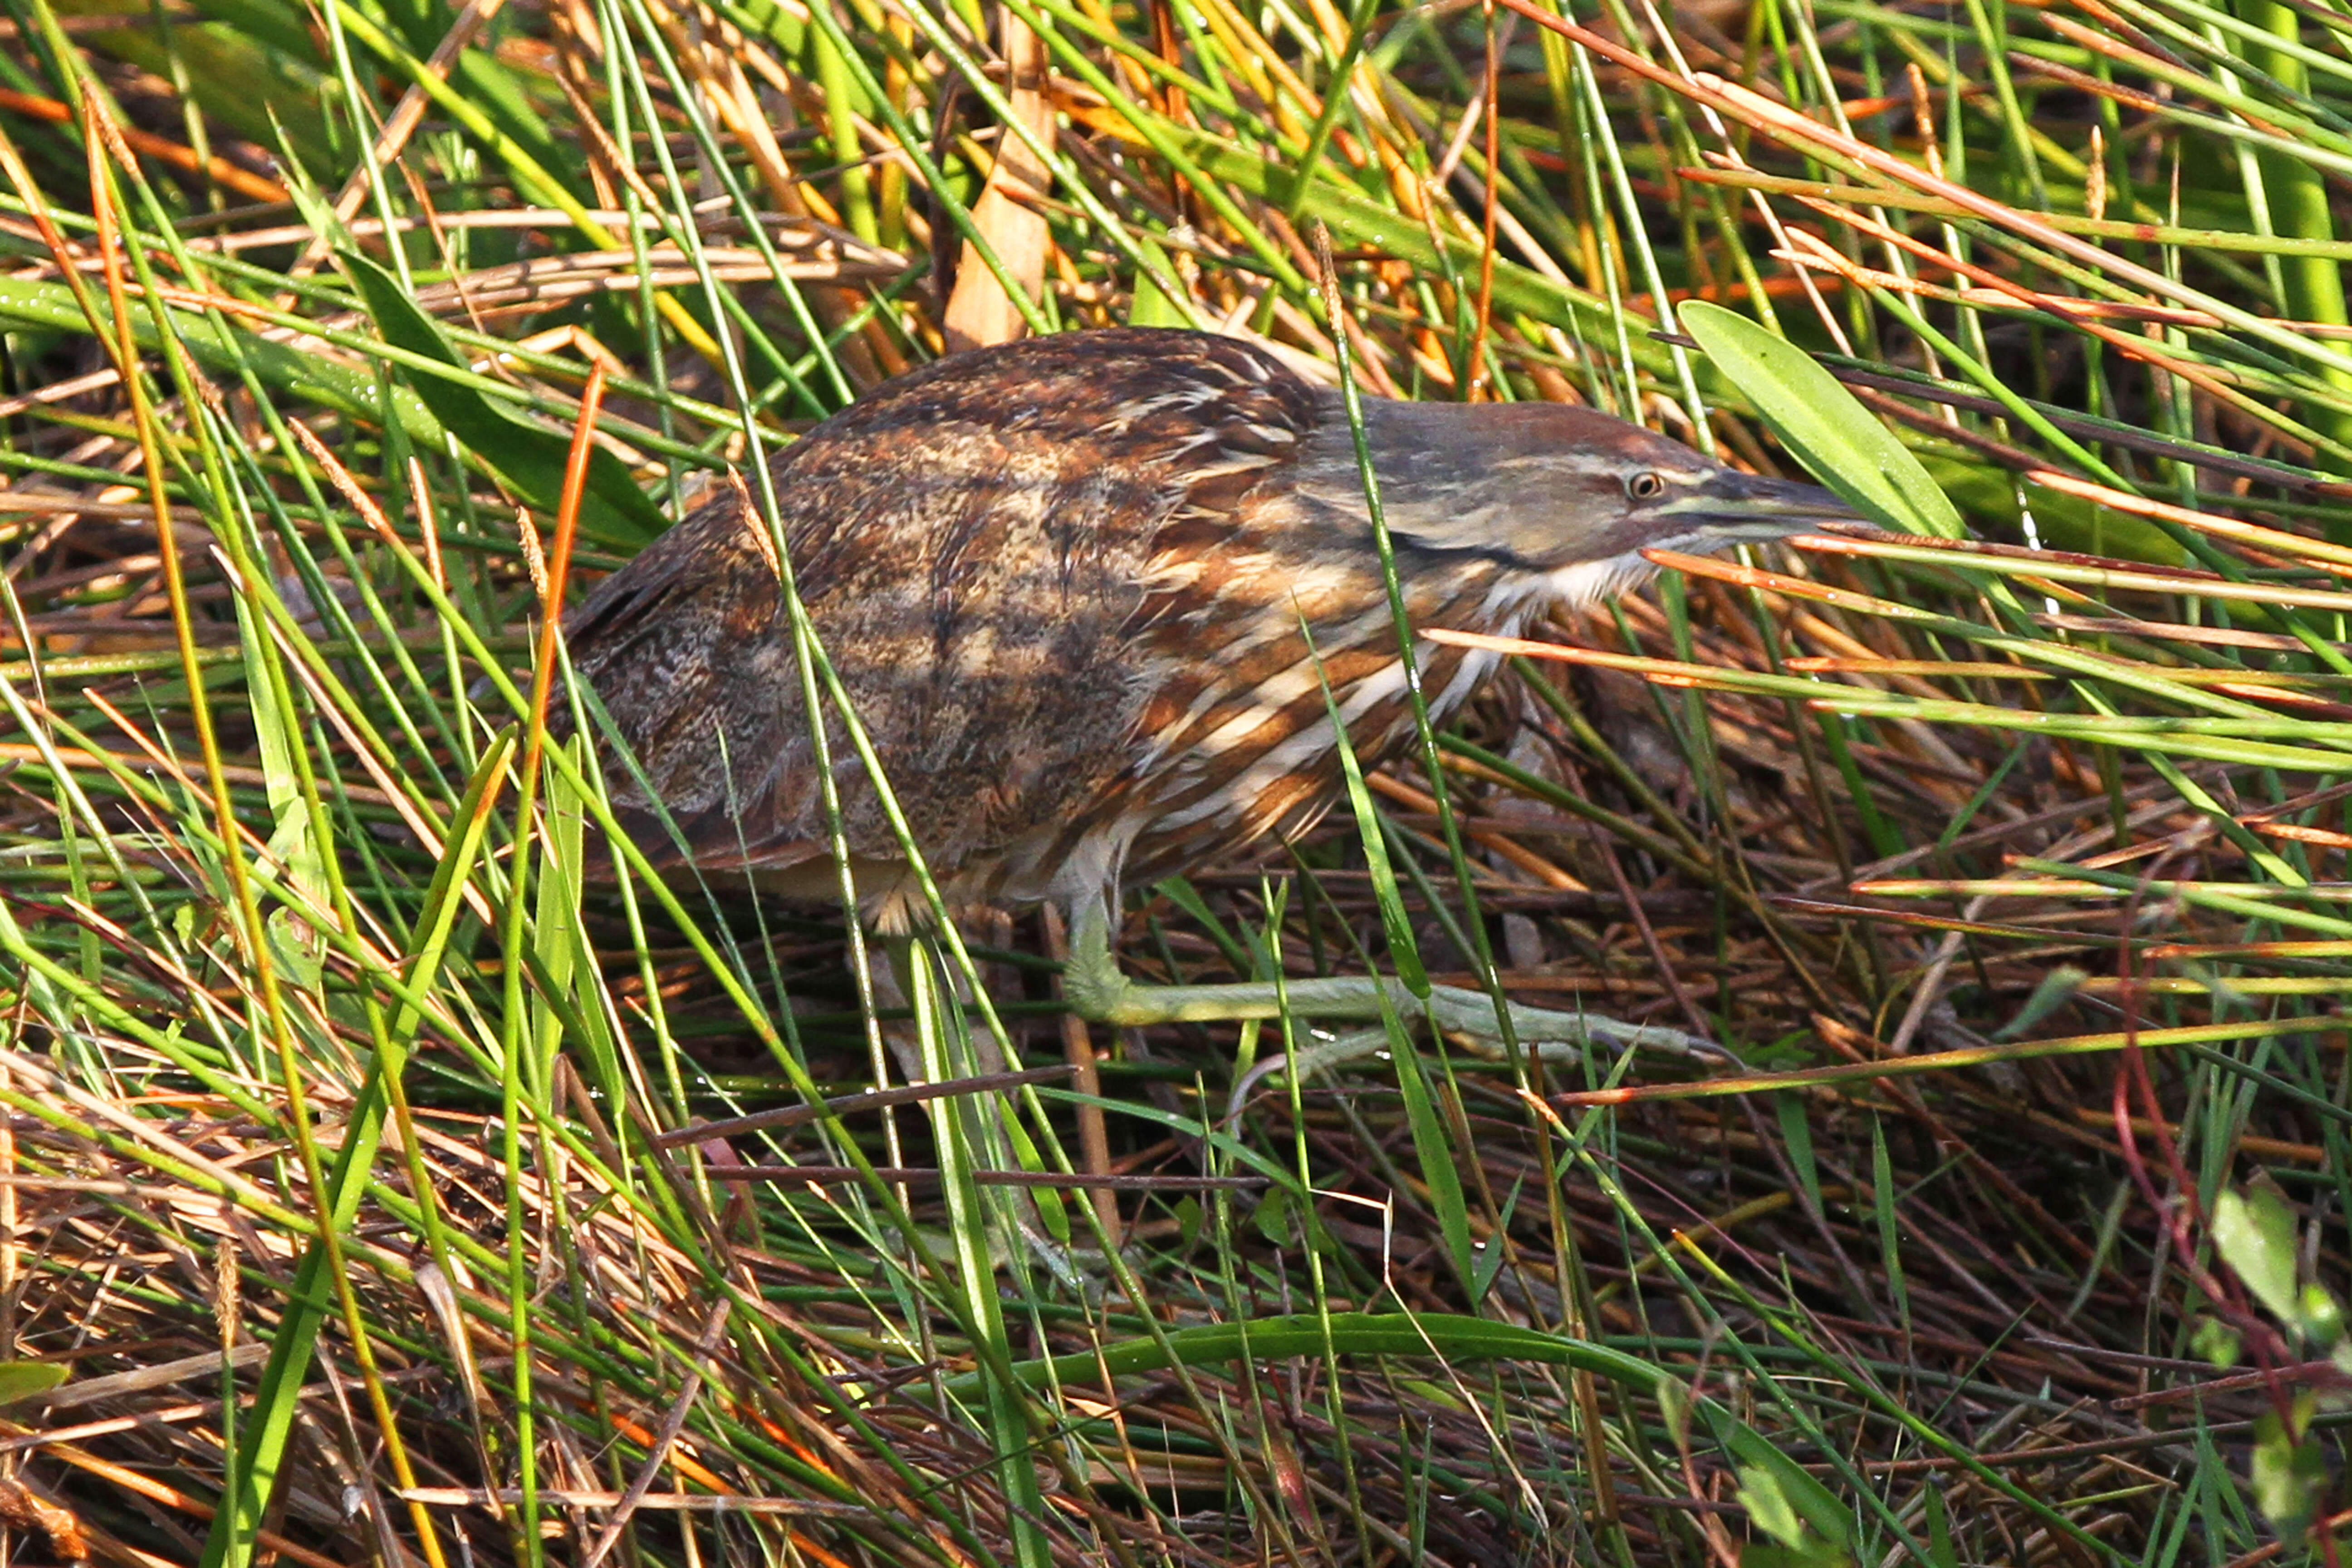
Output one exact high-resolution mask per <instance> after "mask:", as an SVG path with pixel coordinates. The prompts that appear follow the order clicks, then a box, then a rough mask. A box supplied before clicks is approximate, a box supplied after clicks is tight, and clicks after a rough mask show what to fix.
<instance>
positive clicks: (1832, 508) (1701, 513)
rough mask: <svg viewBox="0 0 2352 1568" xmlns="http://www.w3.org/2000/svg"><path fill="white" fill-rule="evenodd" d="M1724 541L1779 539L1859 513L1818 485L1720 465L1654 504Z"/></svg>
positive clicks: (1857, 518) (1850, 518)
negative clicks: (1664, 501)
mask: <svg viewBox="0 0 2352 1568" xmlns="http://www.w3.org/2000/svg"><path fill="white" fill-rule="evenodd" d="M1658 510H1659V511H1660V513H1662V514H1664V515H1665V516H1669V517H1673V518H1675V519H1677V520H1678V521H1686V522H1689V523H1690V524H1692V525H1693V526H1694V527H1696V528H1699V529H1704V530H1705V531H1706V533H1707V534H1708V535H1709V536H1711V537H1713V538H1717V539H1721V540H1723V541H1725V542H1736V541H1738V540H1747V539H1781V538H1785V537H1787V536H1788V535H1790V534H1791V533H1802V532H1803V531H1805V530H1807V529H1809V528H1817V527H1819V526H1821V525H1822V524H1823V523H1828V522H1862V521H1866V520H1865V519H1864V517H1863V515H1862V514H1861V513H1860V512H1858V511H1856V510H1853V508H1852V507H1850V506H1848V505H1846V503H1845V502H1843V501H1842V500H1839V499H1838V498H1837V497H1836V496H1834V495H1832V494H1831V493H1830V492H1829V491H1828V490H1825V489H1822V488H1821V487H1820V486H1819V485H1807V484H1800V483H1798V482H1797V481H1796V480H1794V479H1769V478H1767V477H1766V476H1764V475H1762V474H1743V473H1741V472H1739V471H1738V469H1736V468H1725V469H1723V470H1721V471H1720V472H1718V473H1717V474H1716V475H1715V477H1714V478H1712V479H1708V480H1707V481H1706V483H1705V484H1704V485H1701V486H1699V487H1698V488H1697V489H1694V490H1692V491H1691V492H1690V493H1688V494H1687V495H1685V496H1684V497H1682V498H1681V499H1680V500H1674V501H1670V502H1668V503H1667V504H1666V505H1665V506H1664V507H1661V508H1659V509H1658Z"/></svg>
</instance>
